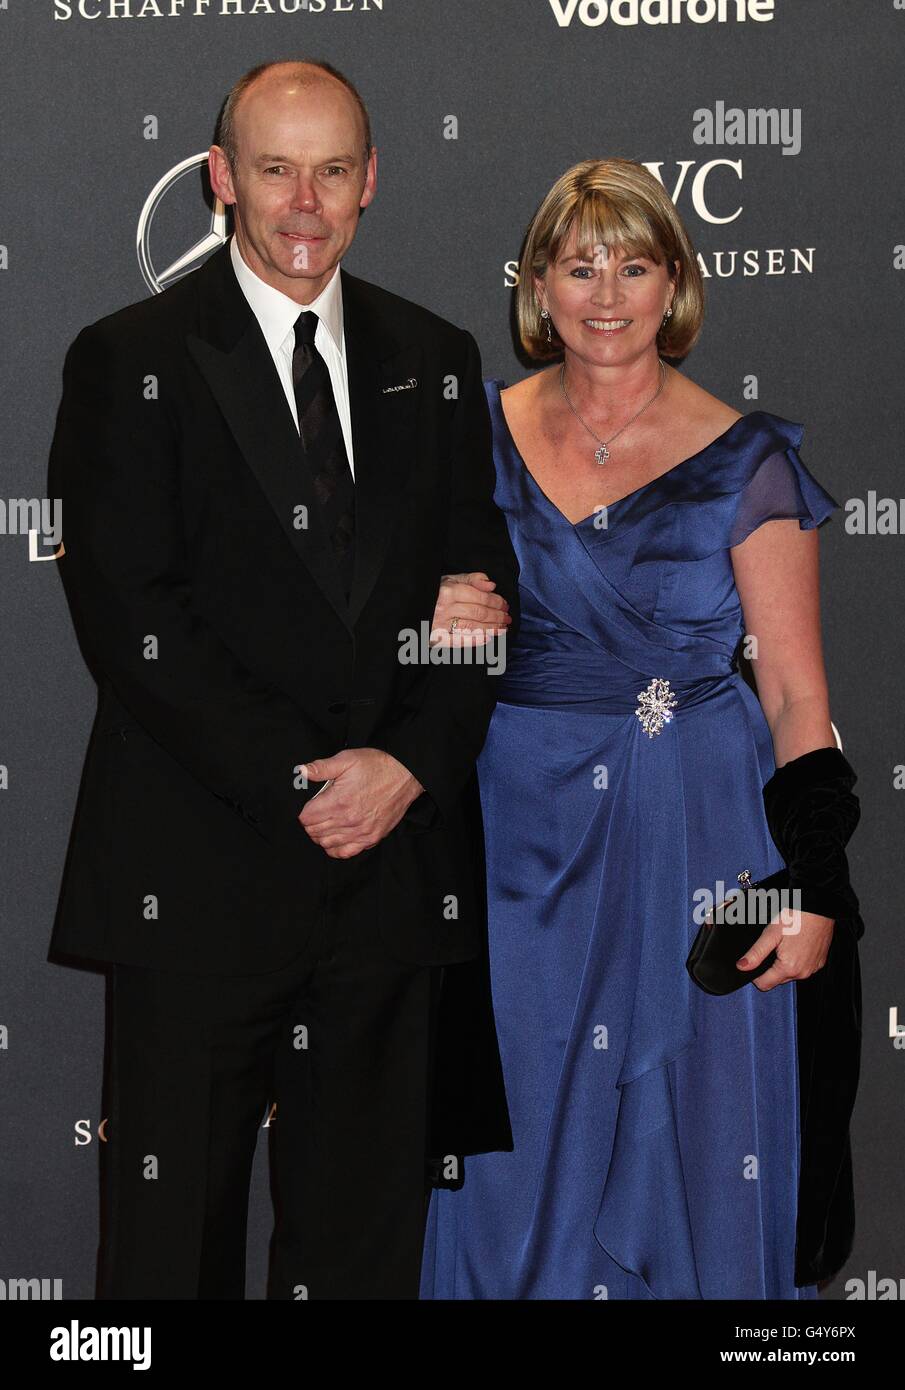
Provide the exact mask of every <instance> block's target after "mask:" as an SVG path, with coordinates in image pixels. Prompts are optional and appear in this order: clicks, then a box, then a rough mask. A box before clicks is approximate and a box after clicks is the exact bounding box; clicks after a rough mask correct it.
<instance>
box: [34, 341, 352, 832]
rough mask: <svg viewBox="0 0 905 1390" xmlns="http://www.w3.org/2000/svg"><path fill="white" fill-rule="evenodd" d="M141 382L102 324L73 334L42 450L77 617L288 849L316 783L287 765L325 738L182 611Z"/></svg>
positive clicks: (157, 421)
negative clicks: (50, 435)
mask: <svg viewBox="0 0 905 1390" xmlns="http://www.w3.org/2000/svg"><path fill="white" fill-rule="evenodd" d="M143 386H144V382H143V373H142V371H141V369H140V367H139V366H138V365H137V364H136V363H135V362H134V361H132V360H130V358H129V355H128V354H123V353H121V352H118V351H117V350H116V348H115V346H114V344H112V343H111V342H109V341H108V340H106V339H105V338H104V334H103V331H102V330H100V329H98V328H97V326H95V327H93V328H87V329H84V330H83V331H82V332H81V333H80V334H79V336H78V338H77V339H76V340H75V342H74V343H73V345H72V347H71V348H70V350H69V352H68V354H67V357H66V363H65V366H64V371H63V399H62V403H61V406H60V412H59V416H58V419H57V427H56V432H55V435H54V440H53V445H52V449H51V461H50V477H51V493H52V495H55V496H58V497H61V498H62V501H63V523H64V547H65V552H64V554H63V556H62V557H61V559H60V561H59V564H60V573H61V577H62V580H63V583H64V586H65V589H66V593H67V596H68V598H69V601H70V604H71V607H72V612H73V621H74V623H75V626H76V631H77V633H78V635H79V638H80V639H81V641H82V643H83V645H84V646H85V648H86V649H87V650H88V652H89V653H90V654H91V656H92V658H93V660H94V662H95V663H96V665H97V668H98V672H99V674H101V675H102V676H103V677H105V678H106V679H107V680H108V681H109V683H110V685H111V686H112V688H113V690H114V692H115V694H116V696H117V698H118V699H119V700H120V702H121V703H122V705H123V706H124V707H125V708H126V709H127V710H128V711H129V713H130V714H131V715H132V716H133V717H134V718H135V720H136V721H137V722H138V723H139V724H140V725H141V726H142V727H143V728H144V730H145V731H146V732H147V733H148V734H149V735H150V736H151V737H152V738H153V739H154V740H155V741H156V742H157V743H159V744H160V745H161V747H162V748H164V749H165V750H166V752H168V753H169V754H171V756H172V757H173V758H175V759H176V760H177V761H178V762H179V763H181V764H182V766H183V767H184V768H185V769H186V770H187V771H188V772H189V773H190V774H191V775H192V776H193V777H195V778H196V779H197V780H198V781H199V782H200V783H201V784H202V785H203V786H205V787H207V789H208V790H209V791H210V792H212V793H213V794H214V795H215V796H217V797H219V798H220V799H221V800H222V801H225V802H226V803H228V804H229V805H230V806H232V807H233V809H234V810H235V811H236V812H237V813H238V814H239V815H240V816H242V817H243V819H244V820H246V821H247V822H249V824H251V825H253V826H254V828H255V829H256V830H257V831H258V832H259V833H260V834H261V835H262V836H263V837H264V838H265V839H266V840H268V841H270V842H271V843H273V844H274V845H277V846H282V847H284V848H286V849H298V847H299V846H300V844H301V843H302V841H301V839H300V837H301V836H302V835H303V834H304V832H303V830H302V828H301V826H300V825H299V824H298V815H299V812H300V811H301V809H302V807H303V806H304V804H305V802H306V800H307V799H308V798H309V797H310V796H312V795H313V794H314V791H315V790H316V788H315V787H314V786H312V787H311V788H310V789H307V788H302V789H299V788H297V787H295V786H294V785H293V782H294V780H295V779H294V768H295V767H297V766H298V765H299V764H301V763H303V762H305V761H306V759H311V758H314V757H316V756H317V755H318V754H319V753H323V752H332V749H324V748H323V747H322V744H321V738H322V736H320V737H318V736H317V735H316V732H315V730H314V729H313V728H312V727H311V726H310V723H309V722H308V721H307V720H306V717H305V715H304V713H303V712H302V711H301V710H299V708H298V707H297V706H296V705H295V703H294V702H293V701H292V700H290V699H289V698H288V697H287V696H285V695H284V694H282V693H281V692H280V691H277V690H275V689H273V688H272V687H270V686H268V685H267V684H266V683H265V682H263V681H261V680H258V679H257V678H256V677H255V676H254V674H253V673H252V672H250V671H248V670H247V669H246V668H245V667H244V666H243V665H242V664H241V663H240V662H239V661H237V659H236V658H235V657H234V655H233V654H232V652H231V651H230V649H229V647H228V646H227V645H226V644H225V642H224V641H223V640H222V639H221V638H220V637H219V636H218V635H217V633H216V632H215V631H214V630H213V629H212V628H211V627H210V626H209V625H208V624H207V623H206V622H205V621H204V620H203V619H202V618H200V617H199V616H197V615H196V614H195V613H194V612H193V611H192V592H191V585H190V582H189V577H188V576H189V573H190V571H189V566H188V563H187V556H186V549H185V535H184V527H183V521H182V516H181V508H180V500H179V479H178V469H177V458H178V443H177V438H176V426H175V422H173V421H172V420H171V419H169V417H168V412H167V409H166V407H165V405H163V404H162V403H161V402H159V401H146V400H145V399H144V397H143Z"/></svg>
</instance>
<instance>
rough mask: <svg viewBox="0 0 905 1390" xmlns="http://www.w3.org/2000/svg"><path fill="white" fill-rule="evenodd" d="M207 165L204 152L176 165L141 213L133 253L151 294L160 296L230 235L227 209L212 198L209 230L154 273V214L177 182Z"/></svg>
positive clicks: (152, 192)
mask: <svg viewBox="0 0 905 1390" xmlns="http://www.w3.org/2000/svg"><path fill="white" fill-rule="evenodd" d="M206 163H207V151H206V150H205V151H204V153H203V154H193V155H190V156H189V158H188V159H184V160H183V161H182V163H181V164H177V165H175V166H174V168H172V169H170V170H169V171H168V173H166V174H164V176H163V178H162V179H160V180H159V182H158V183H156V184H155V185H154V187H153V188H152V189H151V192H150V193H149V194H148V198H147V201H146V202H145V205H144V207H143V208H142V210H141V215H140V216H139V219H138V233H137V235H136V242H135V249H136V251H137V253H138V264H139V267H140V269H141V273H142V276H143V277H144V282H145V284H146V285H147V287H148V289H149V290H151V292H152V293H153V294H159V293H160V291H161V290H165V289H166V288H167V287H168V286H169V285H173V284H175V282H176V281H177V280H181V279H182V276H183V275H187V274H188V273H189V271H190V270H194V269H195V267H196V266H198V265H199V264H200V263H201V261H203V260H204V259H205V258H206V257H207V256H208V255H209V254H210V252H211V251H216V250H217V247H218V246H222V245H223V243H224V242H225V241H226V239H227V237H228V235H229V232H228V230H227V225H226V208H225V207H224V205H223V203H221V201H220V199H219V198H215V199H214V210H213V212H212V213H211V225H210V229H209V230H208V231H207V232H205V234H204V236H203V237H201V239H200V240H199V241H196V242H195V244H194V246H190V247H189V249H188V250H187V251H184V252H183V253H182V255H181V256H177V258H176V260H175V261H173V262H172V263H171V264H170V265H168V266H167V267H166V269H164V270H157V269H156V268H155V266H154V263H153V261H152V260H151V250H150V239H151V225H152V223H153V221H154V214H155V213H156V212H157V209H158V207H159V206H160V204H161V202H162V201H163V199H164V198H165V197H166V195H167V193H169V191H170V189H171V188H174V187H175V185H176V184H177V183H178V182H179V180H180V179H182V178H184V177H185V175H186V174H189V173H191V172H192V170H193V169H199V168H200V167H201V166H202V165H203V164H206Z"/></svg>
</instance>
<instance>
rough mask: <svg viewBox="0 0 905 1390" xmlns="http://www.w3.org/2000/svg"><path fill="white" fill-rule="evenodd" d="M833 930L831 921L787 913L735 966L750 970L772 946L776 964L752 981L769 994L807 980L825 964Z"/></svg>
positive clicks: (792, 909)
mask: <svg viewBox="0 0 905 1390" xmlns="http://www.w3.org/2000/svg"><path fill="white" fill-rule="evenodd" d="M790 919H791V921H790ZM833 926H834V922H833V919H832V917H818V916H817V914H816V913H814V912H799V911H797V910H796V909H795V908H790V909H787V910H786V912H785V913H784V914H782V913H781V914H780V915H779V916H777V917H775V918H774V919H773V921H772V922H771V923H770V924H769V926H766V927H765V928H764V930H763V931H762V932H761V934H760V936H759V937H758V938H757V940H756V941H755V943H754V945H753V946H752V947H751V949H750V951H747V952H746V953H745V955H743V956H742V957H741V959H740V960H737V961H736V962H735V963H736V965H737V966H738V968H739V970H753V969H754V967H755V966H758V965H760V963H761V961H762V960H763V959H764V957H765V956H768V955H769V954H770V952H771V951H772V950H773V948H774V946H775V947H776V960H775V961H774V962H773V964H772V965H771V966H770V969H769V970H765V971H764V973H763V975H761V976H760V977H759V978H758V979H756V980H754V981H752V983H753V984H754V986H755V987H756V988H757V989H763V990H768V989H773V988H774V986H775V985H782V984H785V983H786V981H788V980H806V979H807V977H808V976H809V975H813V974H814V973H815V972H816V971H817V970H820V969H821V968H822V966H824V965H825V964H826V958H827V956H828V955H829V950H830V942H831V941H832V939H833Z"/></svg>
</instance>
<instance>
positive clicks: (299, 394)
mask: <svg viewBox="0 0 905 1390" xmlns="http://www.w3.org/2000/svg"><path fill="white" fill-rule="evenodd" d="M317 325H318V317H317V314H315V313H312V312H311V310H310V309H309V310H305V311H303V312H302V313H301V314H299V316H298V318H297V319H296V321H295V351H294V352H293V354H292V385H293V388H294V390H295V403H296V407H297V410H298V419H299V434H300V435H301V441H302V448H303V450H304V452H305V458H306V460H307V463H308V466H309V468H310V469H311V474H312V477H313V480H314V491H315V495H316V497H317V500H318V502H319V503H320V507H321V514H322V516H323V519H324V523H325V525H326V529H327V534H328V536H329V537H330V541H331V543H332V545H333V551H334V554H335V555H336V558H337V561H338V562H339V567H340V571H341V573H342V577H343V582H344V584H345V590H346V598H347V599H348V597H349V592H350V590H351V587H352V562H353V557H354V547H355V484H354V481H353V479H352V470H351V468H350V467H349V458H348V455H347V454H346V445H345V440H344V439H343V432H342V425H341V424H340V420H339V412H338V410H337V409H336V399H335V397H334V395H333V386H332V384H331V381H330V373H329V371H328V370H327V364H326V362H325V361H324V359H323V357H321V355H320V353H319V352H318V350H317V348H316V347H315V346H314V335H315V333H316V332H317Z"/></svg>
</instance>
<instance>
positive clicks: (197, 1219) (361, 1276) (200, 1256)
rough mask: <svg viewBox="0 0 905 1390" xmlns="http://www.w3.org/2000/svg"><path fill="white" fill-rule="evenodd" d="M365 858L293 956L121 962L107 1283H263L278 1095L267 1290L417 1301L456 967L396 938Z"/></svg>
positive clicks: (119, 1287) (106, 1200) (165, 1289)
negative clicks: (413, 952) (259, 1212)
mask: <svg viewBox="0 0 905 1390" xmlns="http://www.w3.org/2000/svg"><path fill="white" fill-rule="evenodd" d="M366 853H367V852H366ZM356 858H358V856H356ZM355 862H356V861H355V858H353V859H350V860H331V863H330V877H331V895H332V896H331V897H330V898H329V899H328V907H327V910H326V912H325V914H324V915H323V917H322V919H321V921H320V923H319V925H318V926H317V928H316V929H315V930H314V931H313V932H312V933H311V936H310V938H309V939H308V941H307V944H306V947H305V949H304V951H303V952H302V953H301V954H300V955H299V956H298V957H297V958H296V959H295V960H294V961H292V963H291V964H290V965H288V966H286V967H283V968H282V969H280V970H277V971H273V972H271V973H268V974H261V975H231V976H217V975H215V974H210V975H195V974H191V975H190V974H182V973H178V972H167V971H160V970H156V969H145V968H141V967H135V966H124V965H114V966H113V972H112V973H113V980H112V993H111V1003H110V1009H111V1018H110V1020H109V1024H110V1026H109V1029H108V1045H107V1063H106V1085H107V1114H108V1116H109V1123H108V1128H107V1139H108V1142H107V1144H106V1146H105V1152H104V1155H103V1159H102V1169H101V1246H100V1261H99V1281H98V1297H99V1298H107V1299H119V1298H127V1299H131V1298H134V1299H154V1298H161V1299H242V1298H244V1296H245V1256H246V1227H247V1216H248V1196H249V1185H250V1178H251V1171H252V1163H253V1159H254V1153H255V1147H256V1142H257V1136H258V1131H259V1129H260V1128H261V1127H262V1125H263V1124H264V1121H265V1117H266V1116H267V1114H268V1108H269V1105H270V1102H271V1101H272V1100H275V1101H276V1114H275V1118H274V1120H273V1125H272V1130H271V1135H272V1146H273V1147H272V1158H273V1160H274V1176H275V1193H274V1207H275V1216H276V1220H275V1226H274V1234H273V1240H272V1247H271V1269H270V1281H269V1286H268V1294H267V1296H268V1298H276V1299H293V1300H296V1299H310V1298H313V1299H370V1298H375V1299H384V1298H389V1299H396V1298H399V1299H405V1298H412V1299H415V1298H417V1297H418V1286H419V1274H420V1264H421V1249H422V1241H423V1232H424V1215H425V1196H426V1192H425V1183H426V1179H425V1156H426V1147H427V1130H428V1118H429V1109H430V1102H431V1081H430V1078H431V1074H432V1066H433V1055H434V1045H435V1034H436V1019H437V1012H438V1011H437V1001H438V997H439V989H440V981H441V974H442V967H440V966H433V967H431V966H418V965H407V964H404V963H402V962H398V961H396V960H394V959H393V958H392V957H391V956H390V955H389V954H388V953H387V952H386V950H385V949H384V947H383V945H382V943H381V940H380V937H379V934H378V926H377V923H376V920H375V916H374V912H373V908H372V907H371V908H370V910H365V895H364V893H363V892H362V891H361V888H362V885H361V881H360V877H359V880H358V883H357V884H356V868H355Z"/></svg>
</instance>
